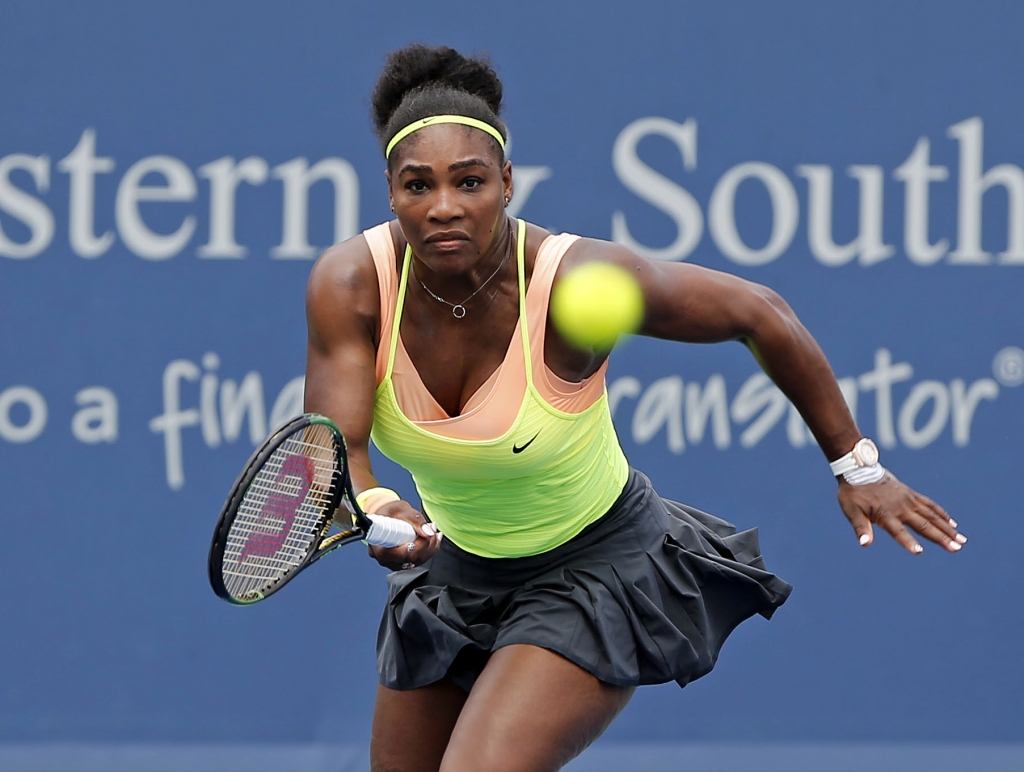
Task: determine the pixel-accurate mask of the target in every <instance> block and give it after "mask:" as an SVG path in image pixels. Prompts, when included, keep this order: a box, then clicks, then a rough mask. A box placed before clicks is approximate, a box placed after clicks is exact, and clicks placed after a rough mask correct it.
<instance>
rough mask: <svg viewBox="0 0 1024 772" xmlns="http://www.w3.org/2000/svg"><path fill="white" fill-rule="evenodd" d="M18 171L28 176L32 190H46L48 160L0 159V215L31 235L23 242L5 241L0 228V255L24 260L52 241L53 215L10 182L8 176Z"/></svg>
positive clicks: (16, 156) (47, 186)
mask: <svg viewBox="0 0 1024 772" xmlns="http://www.w3.org/2000/svg"><path fill="white" fill-rule="evenodd" d="M15 169H21V170H23V171H26V172H28V173H29V174H30V175H31V176H32V181H33V182H35V184H36V190H38V191H39V192H40V193H45V192H46V191H47V190H49V189H50V158H49V156H45V155H41V156H31V155H24V154H22V153H16V154H14V155H9V156H5V157H4V158H0V211H4V212H6V213H7V214H9V215H11V217H14V218H15V219H17V220H21V222H23V223H25V225H26V226H28V229H29V231H30V232H31V235H30V236H29V239H28V241H26V242H17V241H12V240H11V239H9V238H8V237H7V236H6V235H5V234H4V232H3V228H0V255H3V256H4V257H13V258H17V259H19V260H24V259H27V258H30V257H35V256H36V255H38V254H39V253H40V252H42V251H43V250H44V249H46V248H47V247H48V246H50V242H51V241H53V232H54V227H55V226H54V222H53V212H51V211H50V209H49V208H48V207H47V206H46V204H44V203H43V202H42V201H40V200H39V199H38V198H34V197H32V196H30V195H29V194H28V193H25V192H24V191H23V190H21V189H19V188H17V187H15V185H14V183H12V182H11V172H12V171H14V170H15Z"/></svg>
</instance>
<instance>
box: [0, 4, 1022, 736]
mask: <svg viewBox="0 0 1024 772" xmlns="http://www.w3.org/2000/svg"><path fill="white" fill-rule="evenodd" d="M349 6H351V7H349ZM580 8H581V6H579V5H577V4H572V3H559V2H550V0H548V1H545V2H540V1H539V0H537V1H534V0H529V1H528V2H521V3H518V4H516V9H515V10H514V11H513V10H511V9H506V8H504V7H503V6H500V5H494V4H468V3H467V4H463V3H441V4H436V3H435V4H430V5H429V6H425V5H423V4H410V5H409V6H408V7H407V8H401V7H400V6H399V7H396V6H395V4H387V5H379V4H378V5H375V4H371V3H358V4H357V3H350V4H342V3H329V2H292V3H288V4H275V5H271V4H250V3H242V2H234V1H233V2H221V3H217V4H205V3H191V2H190V3H186V2H178V3H166V4H137V3H128V2H106V3H84V2H76V3H72V2H67V3H55V2H27V1H22V0H4V1H3V2H2V3H0V115H2V120H0V233H2V235H0V492H2V495H0V523H2V526H3V539H2V540H0V566H3V569H2V575H3V579H4V581H3V584H4V592H3V593H0V610H2V614H3V616H2V618H3V620H4V621H3V644H2V650H3V658H2V659H3V664H0V742H36V743H44V744H45V743H49V742H56V741H80V742H103V743H118V742H127V741H132V742H206V741H209V742H242V743H246V742H253V741H257V740H259V741H263V742H282V743H285V742H287V743H304V742H321V741H331V742H342V743H347V742H351V743H364V742H365V740H366V737H367V735H368V727H369V709H370V705H371V702H372V695H373V690H374V684H375V674H374V669H373V664H374V663H373V643H374V638H375V632H376V624H377V618H378V613H379V607H380V605H381V601H382V594H383V573H382V571H381V569H379V568H378V567H377V566H376V565H375V564H372V563H371V562H370V561H368V560H366V559H365V558H363V556H362V555H361V554H356V555H353V554H344V555H342V554H338V555H335V556H333V557H332V558H331V559H329V560H328V561H325V562H324V563H323V564H322V565H320V566H318V567H317V569H316V570H314V571H310V572H308V573H307V574H305V575H303V576H302V577H301V578H300V579H299V580H297V581H296V582H295V584H294V585H293V586H292V587H289V588H288V589H287V591H286V592H283V593H282V594H281V595H279V596H277V597H275V598H274V599H273V600H272V601H271V602H268V603H266V604H260V605H258V606H257V607H253V608H249V609H237V608H230V607H228V606H226V605H225V604H223V603H222V602H220V601H218V600H217V599H216V598H214V596H213V594H212V593H211V592H210V590H209V588H208V586H207V583H206V577H205V558H206V550H207V546H208V541H209V537H210V534H211V529H212V527H213V524H214V521H215V519H216V516H217V513H218V512H219V509H220V507H221V504H222V502H223V498H224V496H225V495H226V493H227V489H228V487H229V486H230V484H231V482H232V481H233V480H234V477H235V475H236V474H237V472H238V470H239V468H240V467H241V465H242V464H243V462H244V461H245V459H246V458H247V457H248V455H249V453H250V452H251V450H252V448H253V446H254V444H255V443H256V441H258V440H259V439H260V438H261V437H262V435H263V434H264V433H265V432H266V430H267V427H268V425H271V424H273V423H274V422H276V421H278V420H279V419H281V418H282V417H283V416H286V415H288V414H290V412H291V411H294V410H295V409H296V407H297V404H298V403H297V401H296V396H297V395H298V394H299V393H300V392H299V390H298V389H299V388H301V387H299V386H298V384H297V382H296V381H295V379H296V378H298V377H299V376H301V374H302V370H303V363H304V335H305V326H304V318H303V300H304V287H305V281H306V277H307V275H308V272H309V269H310V265H311V260H312V258H313V257H315V255H316V254H317V253H318V251H319V250H321V249H323V248H324V247H325V246H327V245H329V244H330V243H332V241H334V240H335V239H337V238H342V237H347V236H349V235H352V233H354V232H357V231H358V230H360V229H362V228H364V227H368V226H371V225H373V224H375V223H377V222H380V221H381V220H383V219H384V218H385V217H386V216H387V215H388V211H387V198H386V194H385V188H384V184H383V174H382V169H383V163H382V160H381V158H380V153H379V150H378V149H377V147H376V145H375V142H374V139H373V137H372V134H371V131H370V127H369V118H368V98H369V93H370V91H371V89H372V86H373V82H374V78H375V76H376V73H377V71H378V70H379V68H380V66H381V64H382V61H383V57H384V54H385V53H386V52H387V51H389V50H391V49H393V48H395V47H397V46H399V45H402V44H404V43H407V42H411V41H414V40H422V41H426V42H430V43H445V44H449V45H453V46H455V47H457V48H460V49H464V50H467V51H487V52H489V53H490V54H491V55H492V57H493V59H494V61H495V63H496V66H497V68H498V70H499V72H500V74H501V75H502V76H503V78H504V79H505V82H506V93H507V95H508V110H507V115H506V117H507V119H508V122H509V125H510V127H511V130H512V134H513V148H512V152H511V157H512V160H513V163H514V165H515V166H516V169H517V172H516V174H517V177H516V180H517V197H516V205H517V206H518V207H519V211H520V213H521V214H522V216H523V217H525V218H527V219H529V220H531V221H533V222H536V223H538V224H540V225H543V226H546V227H549V228H551V229H554V230H560V231H572V232H577V233H582V234H585V235H589V236H595V237H602V238H613V237H614V238H617V239H619V240H624V241H629V242H631V243H633V244H634V245H635V246H636V247H637V248H638V249H640V250H645V251H647V252H649V253H651V254H658V255H660V256H661V257H662V258H664V259H675V260H683V259H685V260H690V261H693V262H696V263H700V264H702V265H706V266H710V267H713V268H717V269H721V270H726V271H731V272H735V273H738V274H740V275H743V276H745V277H748V278H750V279H753V280H756V281H759V282H763V283H765V284H768V285H770V286H772V287H774V288H775V289H777V290H779V291H780V292H782V294H783V295H784V296H785V297H786V298H787V300H789V301H790V303H791V304H792V305H793V306H794V308H795V309H796V310H797V312H798V313H799V314H800V316H801V318H802V319H803V320H804V322H805V323H806V325H807V326H808V327H809V328H810V329H811V331H812V332H813V333H814V334H815V336H816V337H817V338H818V340H819V341H820V343H821V344H822V347H823V348H824V349H825V351H826V353H827V354H828V355H829V358H830V360H831V361H832V363H833V367H834V369H835V371H836V373H837V375H838V376H839V377H840V378H842V379H844V385H845V386H846V388H847V391H848V394H849V395H850V397H851V398H855V400H856V414H857V417H858V420H859V422H860V424H861V427H862V429H863V431H864V432H865V433H866V434H869V435H871V436H874V437H875V438H876V439H878V440H879V441H880V443H881V444H882V445H883V446H884V447H883V453H884V461H885V462H886V463H887V465H888V466H889V467H890V468H892V469H893V470H894V471H895V472H896V474H897V475H899V476H900V477H901V478H903V479H905V480H906V481H907V482H909V483H911V484H912V485H914V486H917V487H919V488H920V489H921V490H922V491H924V492H926V493H927V494H928V495H930V496H932V497H933V498H935V499H936V500H937V501H939V502H940V503H942V504H943V505H944V506H945V507H946V508H947V509H948V510H949V511H950V513H951V514H952V515H953V517H955V518H956V519H957V520H958V521H959V522H960V524H961V527H962V530H963V531H964V532H965V533H966V534H968V535H969V536H970V537H971V542H970V544H969V546H968V548H967V549H965V550H964V552H963V553H962V554H959V555H955V556H951V555H947V554H944V553H943V552H942V551H941V550H939V549H938V548H935V547H932V548H929V549H926V551H925V554H924V555H923V556H921V557H917V558H914V557H911V556H910V555H908V554H905V553H903V552H902V551H901V550H900V549H899V548H897V547H896V546H895V545H894V544H893V543H892V542H891V541H889V540H888V539H879V540H878V543H877V544H876V546H874V547H872V548H871V549H870V550H862V549H860V548H859V547H858V546H857V544H856V541H855V539H854V537H853V535H852V532H851V531H850V529H849V527H848V525H847V524H846V522H845V520H844V519H843V517H842V515H841V513H840V511H839V509H838V506H837V505H836V503H835V499H834V495H835V484H834V482H833V481H832V480H831V476H830V474H829V470H828V466H827V464H826V463H825V460H824V458H823V457H822V456H821V454H820V452H819V451H818V450H817V449H816V448H815V447H814V445H813V442H809V441H808V438H807V435H806V431H805V430H804V429H803V427H802V426H801V425H800V423H799V422H798V421H793V420H792V416H791V414H790V413H789V408H788V406H787V404H786V403H785V402H784V401H783V400H782V399H781V397H780V396H779V395H778V393H777V392H775V391H773V389H772V388H771V387H769V386H768V385H767V384H765V383H762V382H761V381H760V380H759V376H758V375H757V373H758V370H757V368H756V365H755V363H754V362H753V360H752V359H751V358H750V356H749V354H748V353H747V352H746V351H745V350H744V349H743V348H742V347H740V346H738V345H735V344H727V345H722V346H716V347H706V348H705V347H684V346H679V345H672V344H668V343H663V342H657V341H648V340H632V341H629V342H627V343H626V344H625V345H624V346H622V348H621V350H620V351H618V352H617V353H616V355H615V357H614V359H613V365H612V368H611V371H610V376H611V377H610V382H609V383H610V388H611V391H612V395H613V397H614V398H615V399H616V400H617V402H616V412H615V419H616V425H617V426H618V428H619V432H620V436H621V438H622V441H623V445H624V447H625V449H626V451H627V454H628V455H629V457H630V459H631V460H632V461H633V463H634V464H635V465H636V466H638V467H640V468H642V469H644V470H646V471H647V472H648V473H649V474H650V475H651V476H652V478H653V479H654V481H655V483H656V484H657V485H658V487H659V488H660V490H661V492H662V493H663V494H664V495H668V496H671V497H673V498H678V499H681V500H684V501H687V502H689V503H692V504H694V505H696V506H699V507H701V508H703V509H707V510H709V511H712V512H715V513H717V514H719V515H721V516H723V517H725V518H727V519H729V520H732V521H734V522H736V523H737V524H739V525H742V526H752V525H758V526H760V528H761V532H762V541H763V547H764V550H765V553H766V555H767V556H768V559H769V563H770V565H771V566H772V567H773V569H774V570H776V571H777V572H778V573H780V574H781V575H782V576H784V577H785V578H786V579H788V580H789V581H791V582H792V583H793V584H794V585H795V586H796V591H795V593H794V595H793V597H792V599H791V601H790V602H789V603H788V604H787V605H786V606H785V607H784V608H783V609H782V610H781V611H780V612H779V613H778V615H777V616H776V618H775V619H774V620H773V621H772V622H771V623H765V622H764V621H763V620H760V619H758V620H754V621H752V622H751V623H749V624H748V625H745V626H744V627H743V628H741V629H740V630H739V631H738V632H737V633H736V635H735V637H734V638H733V639H732V640H730V642H729V644H727V646H726V648H725V651H724V652H723V655H722V659H721V661H720V664H719V667H718V669H717V670H716V671H715V672H714V673H713V674H712V675H711V676H709V677H708V678H706V679H704V680H702V681H699V682H697V683H695V684H693V685H691V686H689V687H687V689H686V690H685V691H680V690H678V689H677V688H675V687H674V686H663V687H657V688H650V689H644V690H641V691H640V692H639V693H638V695H637V697H636V698H635V700H634V702H633V703H632V704H631V706H630V707H629V709H628V710H627V711H626V712H625V713H624V714H623V716H622V717H621V718H620V719H619V720H618V721H617V723H616V724H615V725H614V726H613V727H612V728H611V730H610V731H609V733H608V736H607V737H608V739H609V740H613V741H621V742H625V741H646V742H654V741H673V742H674V741H708V742H732V741H752V742H762V741H766V740H773V739H778V740H784V741H792V742H832V741H836V742H840V741H841V742H846V743H851V742H852V743H856V742H862V741H872V742H877V741H900V742H919V743H936V742H945V741H952V742H1022V741H1024V729H1022V724H1021V721H1020V711H1019V694H1020V692H1021V690H1022V688H1024V676H1022V674H1024V669H1022V668H1021V666H1020V664H1019V649H1020V640H1021V635H1022V632H1024V626H1022V622H1021V616H1020V615H1019V614H1018V613H1016V611H1017V609H1018V608H1019V605H1020V601H1019V598H1020V595H1021V593H1022V590H1024V571H1022V569H1021V567H1020V559H1019V554H1020V547H1021V543H1022V537H1024V524H1022V523H1024V521H1022V518H1021V516H1020V514H1021V513H1020V497H1019V493H1018V487H1019V485H1018V483H1019V463H1020V457H1021V445H1022V440H1021V437H1022V430H1024V411H1022V406H1024V389H1022V388H1021V387H1020V386H1021V384H1022V382H1024V351H1022V350H1021V349H1022V347H1024V325H1022V321H1021V319H1022V316H1021V300H1020V298H1021V287H1022V272H1024V170H1022V169H1021V166H1022V165H1024V144H1022V141H1021V139H1020V136H1021V133H1020V129H1021V126H1022V125H1024V102H1022V101H1021V100H1020V99H1019V95H1018V93H1017V92H1018V90H1019V89H1018V84H1017V81H1018V80H1019V74H1020V72H1021V71H1022V67H1024V53H1022V50H1021V48H1020V45H1019V30H1020V29H1021V24H1022V22H1024V12H1022V11H1021V10H1020V8H1019V6H1017V5H1014V4H1012V3H998V2H991V3H986V4H984V5H975V4H971V3H966V2H932V3H912V2H909V1H908V2H900V3H888V2H860V3H844V4H838V3H828V4H822V3H813V2H793V3H787V4H781V5H779V4H774V3H771V4H770V3H757V2H721V3H714V4H710V3H708V4H697V3H689V2H682V3H676V2H664V3H657V2H643V1H641V2H632V3H629V4H614V3H604V4H602V5H601V6H599V7H590V6H588V9H587V11H586V13H581V12H580ZM317 164H320V166H316V165H317ZM304 169H313V170H316V171H318V172H319V173H321V174H323V175H324V179H322V180H320V181H318V182H315V183H313V184H310V185H309V186H308V196H307V195H306V186H304V185H303V184H301V175H302V174H303V170H304ZM236 178H237V184H235V182H234V180H236ZM332 183H333V184H332ZM531 183H532V185H533V186H532V189H531ZM307 203H308V208H307V209H306V211H303V207H304V206H306V204H307ZM702 398H703V399H705V400H706V406H707V415H706V417H702V412H701V404H702V402H701V400H702ZM381 468H382V469H385V470H386V471H384V472H382V473H381V474H380V477H381V478H382V479H384V480H386V481H387V482H388V483H389V484H392V485H394V487H396V488H398V489H400V490H402V491H404V492H406V493H409V494H411V486H410V484H409V482H408V477H407V476H406V475H405V474H404V473H402V472H400V471H398V470H395V469H394V468H393V467H390V466H389V465H387V464H386V462H383V461H382V462H381ZM356 552H358V550H356ZM271 707H272V709H271Z"/></svg>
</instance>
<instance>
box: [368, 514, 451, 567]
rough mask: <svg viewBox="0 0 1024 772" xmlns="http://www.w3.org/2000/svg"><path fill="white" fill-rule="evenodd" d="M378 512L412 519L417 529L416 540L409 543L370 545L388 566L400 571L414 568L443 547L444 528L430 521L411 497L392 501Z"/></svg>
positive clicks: (408, 519) (374, 557)
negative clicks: (415, 505)
mask: <svg viewBox="0 0 1024 772" xmlns="http://www.w3.org/2000/svg"><path fill="white" fill-rule="evenodd" d="M375 514H378V515H385V516H387V517H397V518H398V519H399V520H404V521H405V522H407V523H411V524H412V526H413V528H415V529H416V541H414V542H412V541H411V542H409V543H407V544H400V545H399V546H397V547H390V548H389V547H376V546H374V545H370V557H372V558H373V559H374V560H376V561H377V562H378V563H380V564H381V565H382V566H384V567H385V568H390V569H391V570H392V571H398V570H400V569H404V568H412V567H413V566H418V565H420V564H421V563H425V562H426V561H427V560H429V559H430V558H432V557H433V556H434V553H435V552H437V551H438V549H440V547H441V532H440V531H438V530H437V526H435V525H434V524H433V523H430V522H427V519H426V518H425V517H423V514H422V513H421V512H419V511H418V510H416V509H414V508H413V506H412V505H411V504H410V503H409V502H408V501H392V502H389V503H387V504H385V505H384V506H382V507H381V508H380V509H378V510H377V512H376V513H375Z"/></svg>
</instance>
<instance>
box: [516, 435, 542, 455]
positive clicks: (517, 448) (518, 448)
mask: <svg viewBox="0 0 1024 772" xmlns="http://www.w3.org/2000/svg"><path fill="white" fill-rule="evenodd" d="M539 434H540V432H537V434H535V435H533V437H532V438H531V439H530V441H529V442H527V443H526V444H525V445H513V446H512V452H513V453H522V452H523V451H524V450H526V449H527V448H528V447H530V443H531V442H533V441H534V440H535V439H537V435H539Z"/></svg>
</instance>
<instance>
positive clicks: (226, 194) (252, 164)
mask: <svg viewBox="0 0 1024 772" xmlns="http://www.w3.org/2000/svg"><path fill="white" fill-rule="evenodd" d="M268 173H269V170H268V166H267V162H266V161H264V160H263V159H262V158H257V157H256V156H250V157H249V158H246V159H245V160H244V161H242V162H241V163H239V164H236V163H235V159H234V158H231V157H228V156H225V157H224V158H220V159H218V160H216V161H212V162H210V163H208V164H206V165H204V166H200V167H199V176H200V177H202V178H204V179H208V180H209V181H210V240H209V241H208V242H207V243H206V244H203V246H201V247H199V249H198V250H197V252H196V253H197V254H198V255H199V256H200V257H209V258H225V257H226V258H239V257H245V254H246V252H247V251H248V250H246V248H245V247H243V246H242V245H241V244H239V243H238V242H237V241H235V193H236V191H237V189H238V183H240V182H247V183H249V184H250V185H262V184H263V183H264V182H266V181H267V175H268Z"/></svg>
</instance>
